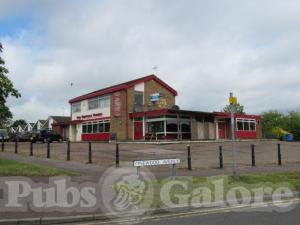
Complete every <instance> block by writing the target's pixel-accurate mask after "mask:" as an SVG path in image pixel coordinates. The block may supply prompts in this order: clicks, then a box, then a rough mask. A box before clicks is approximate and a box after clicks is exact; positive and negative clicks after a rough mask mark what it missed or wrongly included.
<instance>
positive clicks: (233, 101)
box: [229, 97, 237, 105]
mask: <svg viewBox="0 0 300 225" xmlns="http://www.w3.org/2000/svg"><path fill="white" fill-rule="evenodd" d="M229 103H230V105H234V104H237V97H230V98H229Z"/></svg>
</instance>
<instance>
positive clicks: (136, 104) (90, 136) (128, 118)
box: [64, 75, 261, 141]
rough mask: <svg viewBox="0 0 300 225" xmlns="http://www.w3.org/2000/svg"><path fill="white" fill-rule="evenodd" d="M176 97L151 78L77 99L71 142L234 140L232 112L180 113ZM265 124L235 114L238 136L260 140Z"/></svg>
mask: <svg viewBox="0 0 300 225" xmlns="http://www.w3.org/2000/svg"><path fill="white" fill-rule="evenodd" d="M176 96H177V91H176V90H174V89H173V88H172V87H171V86H169V85H168V84H166V83H165V82H163V81H162V80H161V79H159V78H158V77H157V76H155V75H149V76H146V77H142V78H139V79H136V80H132V81H128V82H125V83H121V84H118V85H114V86H111V87H107V88H104V89H100V90H98V91H94V92H91V93H88V94H86V95H82V96H79V97H76V98H73V99H71V100H70V101H69V103H70V104H71V109H72V110H71V121H70V122H69V137H70V140H71V141H89V140H93V141H108V140H109V139H115V138H117V139H119V140H157V139H178V140H181V139H190V140H209V139H212V140H213V139H223V138H224V139H226V138H230V132H229V130H230V123H229V115H228V114H226V113H211V112H201V111H191V110H180V109H179V107H178V106H176V105H175V103H176V101H175V99H176ZM260 120H261V118H260V117H259V116H251V115H235V122H236V126H237V131H236V132H237V133H236V136H237V137H238V138H247V139H248V138H261V126H260ZM64 125H66V124H64Z"/></svg>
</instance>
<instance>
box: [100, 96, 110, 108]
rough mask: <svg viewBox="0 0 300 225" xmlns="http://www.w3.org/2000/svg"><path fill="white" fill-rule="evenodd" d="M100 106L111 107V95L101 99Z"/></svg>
mask: <svg viewBox="0 0 300 225" xmlns="http://www.w3.org/2000/svg"><path fill="white" fill-rule="evenodd" d="M99 106H100V108H109V107H110V97H109V96H105V97H103V98H100V99H99Z"/></svg>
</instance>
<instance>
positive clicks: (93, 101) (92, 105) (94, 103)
mask: <svg viewBox="0 0 300 225" xmlns="http://www.w3.org/2000/svg"><path fill="white" fill-rule="evenodd" d="M98 103H99V102H98V98H93V99H90V100H89V101H88V108H89V110H91V109H97V108H98V107H99V104H98Z"/></svg>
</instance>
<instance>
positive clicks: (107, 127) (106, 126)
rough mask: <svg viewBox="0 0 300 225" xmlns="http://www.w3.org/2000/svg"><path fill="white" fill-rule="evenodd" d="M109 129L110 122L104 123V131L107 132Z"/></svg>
mask: <svg viewBox="0 0 300 225" xmlns="http://www.w3.org/2000/svg"><path fill="white" fill-rule="evenodd" d="M109 131H110V122H105V123H104V133H109Z"/></svg>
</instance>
